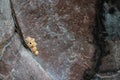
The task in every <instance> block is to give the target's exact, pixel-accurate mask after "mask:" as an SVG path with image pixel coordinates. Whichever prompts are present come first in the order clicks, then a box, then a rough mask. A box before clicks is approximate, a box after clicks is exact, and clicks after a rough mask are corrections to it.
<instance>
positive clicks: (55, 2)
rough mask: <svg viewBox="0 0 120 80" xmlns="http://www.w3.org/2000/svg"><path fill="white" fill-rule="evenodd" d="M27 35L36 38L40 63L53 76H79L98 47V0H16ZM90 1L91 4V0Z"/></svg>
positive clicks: (66, 79) (58, 79)
mask: <svg viewBox="0 0 120 80" xmlns="http://www.w3.org/2000/svg"><path fill="white" fill-rule="evenodd" d="M13 3H14V8H15V12H16V14H17V18H18V22H19V24H20V27H21V30H22V32H23V36H24V38H26V37H28V36H30V37H33V38H35V39H36V41H37V44H38V45H37V48H38V50H39V55H38V57H39V59H38V61H39V62H40V63H41V66H42V67H43V68H44V70H45V71H47V72H48V73H49V74H50V76H51V77H52V79H53V80H80V79H82V76H83V74H84V71H85V70H86V69H89V68H91V66H92V62H91V59H92V57H93V54H94V51H95V48H94V45H93V44H92V41H93V36H92V26H93V25H94V24H95V23H94V18H95V3H96V2H95V0H27V1H22V0H13ZM88 3H89V4H88Z"/></svg>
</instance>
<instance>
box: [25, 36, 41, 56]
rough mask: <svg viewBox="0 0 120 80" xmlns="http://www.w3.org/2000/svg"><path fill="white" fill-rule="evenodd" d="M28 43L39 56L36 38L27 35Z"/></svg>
mask: <svg viewBox="0 0 120 80" xmlns="http://www.w3.org/2000/svg"><path fill="white" fill-rule="evenodd" d="M26 43H27V45H28V47H29V48H30V49H31V51H32V52H33V53H34V54H35V55H36V56H37V55H38V53H39V52H38V50H37V47H36V46H37V43H36V42H35V39H34V38H31V37H27V38H26Z"/></svg>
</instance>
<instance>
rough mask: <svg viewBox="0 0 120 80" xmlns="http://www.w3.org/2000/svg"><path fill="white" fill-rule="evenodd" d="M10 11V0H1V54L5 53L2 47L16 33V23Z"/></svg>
mask: <svg viewBox="0 0 120 80" xmlns="http://www.w3.org/2000/svg"><path fill="white" fill-rule="evenodd" d="M4 5H6V6H4ZM10 13H11V9H10V5H9V1H7V0H0V55H2V53H3V52H2V48H3V47H4V45H6V44H7V42H8V41H9V40H10V38H11V37H12V35H13V33H14V24H13V19H12V17H11V14H10Z"/></svg>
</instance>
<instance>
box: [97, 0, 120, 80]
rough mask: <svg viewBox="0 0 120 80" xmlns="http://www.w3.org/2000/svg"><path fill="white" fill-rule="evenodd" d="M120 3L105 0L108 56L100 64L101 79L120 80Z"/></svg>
mask: <svg viewBox="0 0 120 80" xmlns="http://www.w3.org/2000/svg"><path fill="white" fill-rule="evenodd" d="M119 3H120V1H119V0H109V1H107V2H106V1H103V4H102V5H103V6H104V9H103V10H104V12H103V13H102V12H101V13H102V15H103V17H104V19H103V20H102V21H103V25H104V28H105V30H106V33H107V36H106V38H105V42H106V47H105V48H106V51H107V53H109V54H107V55H106V56H104V57H102V59H101V65H100V66H99V71H98V74H97V75H98V76H99V78H101V79H99V80H120V77H119V76H120V71H119V69H120V54H119V53H120V24H119V23H120V19H119V16H120V15H119V14H120V11H119V10H120V7H119V6H118V5H119ZM95 80H96V79H95Z"/></svg>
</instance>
